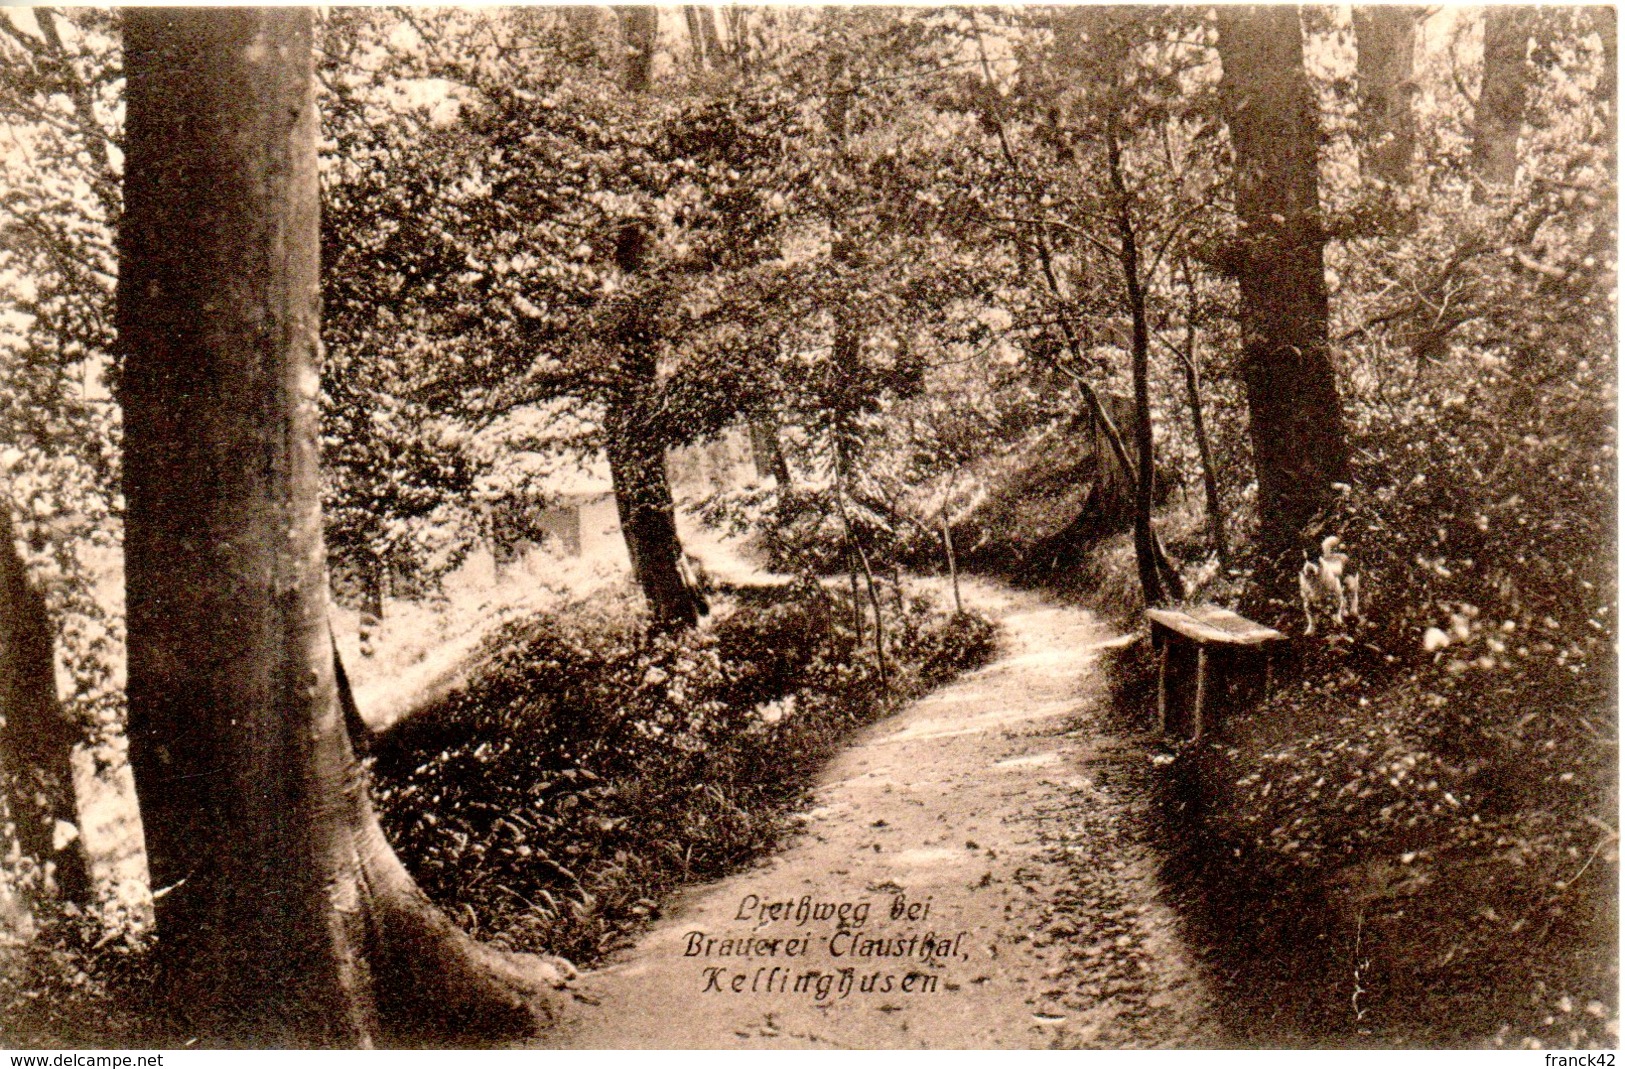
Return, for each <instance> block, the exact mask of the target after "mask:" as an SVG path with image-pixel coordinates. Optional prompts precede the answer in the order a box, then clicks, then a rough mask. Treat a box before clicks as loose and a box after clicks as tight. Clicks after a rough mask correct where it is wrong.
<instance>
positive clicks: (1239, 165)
mask: <svg viewBox="0 0 1625 1069" xmlns="http://www.w3.org/2000/svg"><path fill="white" fill-rule="evenodd" d="M1219 54H1220V57H1221V59H1222V61H1223V64H1224V79H1223V81H1222V83H1221V94H1222V99H1223V104H1224V109H1225V116H1226V119H1227V121H1228V123H1229V126H1230V138H1231V143H1232V145H1233V147H1234V150H1235V190H1236V191H1235V203H1236V214H1237V215H1238V217H1239V223H1240V233H1239V239H1238V240H1239V245H1238V249H1237V252H1238V253H1239V257H1238V259H1239V267H1240V282H1241V317H1240V318H1241V323H1240V325H1241V340H1242V353H1243V357H1242V358H1243V380H1244V382H1245V384H1246V389H1247V407H1248V412H1249V417H1250V423H1251V427H1250V430H1251V438H1252V445H1253V464H1254V467H1255V469H1256V473H1257V476H1258V511H1259V536H1260V544H1261V548H1262V549H1263V551H1264V553H1265V555H1266V558H1267V559H1268V560H1269V561H1270V563H1271V565H1272V567H1270V568H1269V569H1267V574H1266V575H1265V577H1264V584H1263V585H1264V589H1265V591H1266V592H1268V593H1270V594H1273V595H1277V596H1284V595H1285V594H1286V593H1288V592H1289V591H1288V584H1289V574H1288V573H1289V572H1290V570H1291V569H1290V568H1289V567H1288V566H1289V565H1290V564H1292V563H1293V562H1294V560H1295V558H1296V551H1297V547H1298V544H1299V540H1300V538H1301V536H1302V534H1303V530H1304V527H1305V525H1306V524H1308V523H1309V521H1310V520H1311V519H1312V518H1313V517H1314V515H1315V513H1316V512H1317V511H1319V510H1320V509H1321V508H1322V507H1323V506H1324V505H1325V504H1326V503H1327V502H1328V500H1329V498H1330V495H1331V486H1332V483H1334V482H1339V481H1344V480H1346V479H1347V477H1348V444H1347V440H1346V438H1345V435H1344V430H1343V412H1342V406H1341V403H1340V401H1339V398H1338V394H1337V379H1336V375H1335V373H1334V371H1333V369H1332V364H1331V360H1330V355H1329V353H1328V346H1327V337H1326V318H1327V299H1326V272H1325V266H1324V261H1323V254H1324V246H1325V235H1324V232H1323V231H1322V229H1321V226H1320V203H1319V175H1318V170H1317V162H1316V146H1317V144H1318V141H1319V121H1318V115H1317V112H1316V109H1315V103H1314V98H1313V97H1312V96H1311V94H1310V91H1309V84H1308V80H1307V79H1306V77H1305V76H1304V70H1303V38H1302V30H1301V27H1300V24H1299V21H1298V9H1297V8H1296V7H1285V6H1281V7H1273V6H1272V7H1220V8H1219Z"/></svg>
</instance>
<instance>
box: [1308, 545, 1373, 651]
mask: <svg viewBox="0 0 1625 1069" xmlns="http://www.w3.org/2000/svg"><path fill="white" fill-rule="evenodd" d="M1342 542H1343V540H1342V539H1341V538H1338V537H1337V536H1336V535H1327V536H1326V537H1325V538H1324V539H1322V540H1321V543H1320V560H1318V561H1314V560H1308V559H1306V560H1304V562H1303V567H1302V568H1301V569H1299V570H1298V591H1299V593H1301V594H1302V595H1303V615H1304V620H1305V621H1306V626H1305V627H1304V630H1303V633H1304V634H1305V635H1312V634H1314V633H1315V605H1316V603H1317V602H1325V603H1327V604H1329V605H1332V606H1334V607H1335V612H1334V613H1333V618H1334V619H1335V620H1336V621H1337V623H1339V624H1341V623H1342V622H1343V618H1344V617H1345V616H1354V617H1358V616H1359V615H1360V575H1359V573H1358V572H1356V571H1353V570H1352V569H1351V568H1350V567H1349V556H1348V554H1347V553H1344V552H1342V551H1341V550H1340V549H1339V548H1338V547H1339V546H1340V545H1342ZM1305 556H1306V557H1307V554H1305Z"/></svg>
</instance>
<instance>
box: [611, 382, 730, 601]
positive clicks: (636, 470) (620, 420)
mask: <svg viewBox="0 0 1625 1069" xmlns="http://www.w3.org/2000/svg"><path fill="white" fill-rule="evenodd" d="M625 407H630V406H625ZM625 407H622V408H619V409H616V410H612V411H611V412H610V414H609V420H608V425H607V426H606V427H605V434H604V451H605V452H606V453H607V454H608V455H609V474H610V481H611V483H612V484H613V486H614V489H615V508H616V511H617V512H618V513H619V514H620V519H621V535H622V537H624V538H625V539H626V552H627V556H629V557H630V558H631V559H632V574H633V576H634V577H635V578H636V579H637V582H638V586H639V587H640V588H641V589H642V590H643V597H644V600H645V601H647V602H648V604H649V616H650V618H651V619H652V621H653V623H654V626H655V628H656V629H657V630H662V631H671V630H680V629H682V628H685V627H693V626H694V625H695V624H696V623H698V622H699V618H700V617H701V616H704V615H705V614H706V613H707V612H709V611H710V607H709V606H708V605H706V603H705V598H704V597H703V596H701V594H700V592H699V591H697V590H695V589H694V587H693V585H692V584H691V583H690V582H689V581H688V577H687V575H686V574H684V573H685V569H684V567H683V545H682V543H681V542H680V541H679V540H678V537H677V510H676V506H675V505H674V503H673V501H672V496H671V483H670V481H669V479H668V478H667V474H666V451H665V449H664V448H663V447H662V446H660V445H658V444H656V443H650V442H644V441H640V440H639V436H638V429H637V427H635V426H633V425H632V421H631V420H628V419H627V418H626V417H625Z"/></svg>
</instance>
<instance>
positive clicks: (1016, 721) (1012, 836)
mask: <svg viewBox="0 0 1625 1069" xmlns="http://www.w3.org/2000/svg"><path fill="white" fill-rule="evenodd" d="M966 595H967V600H968V601H969V602H970V603H971V604H972V605H973V606H974V607H976V608H978V609H980V610H982V611H984V612H986V613H988V614H989V615H991V616H993V617H995V618H997V619H999V620H1001V621H1002V623H1003V625H1004V635H1003V639H1002V646H1001V653H1000V656H999V657H998V658H997V659H996V660H995V661H994V662H993V663H992V664H990V665H988V666H987V667H985V668H982V669H980V670H978V671H976V672H972V673H969V674H967V675H965V676H962V677H961V678H960V679H959V680H957V681H955V682H954V683H952V684H950V685H949V686H946V687H944V688H942V689H940V690H938V691H936V692H934V693H932V694H930V695H928V696H926V697H925V698H923V699H921V700H919V701H916V702H914V703H912V704H910V705H909V706H907V707H906V708H904V709H903V710H902V711H900V712H899V713H898V714H897V715H895V716H893V717H890V718H888V719H886V720H884V721H881V722H880V723H877V724H874V725H871V726H870V727H868V728H866V729H864V730H863V731H862V732H860V733H859V734H858V735H857V736H856V737H855V738H854V739H853V740H852V742H851V743H850V745H849V746H848V747H847V748H846V749H845V750H843V751H842V752H841V753H840V754H839V755H837V756H836V757H835V758H834V759H833V760H832V761H831V762H830V763H829V765H828V766H827V767H826V768H825V769H824V771H823V774H822V775H821V776H820V778H819V781H818V785H817V787H816V788H815V802H816V807H815V808H814V809H812V810H811V811H810V812H808V813H806V814H805V815H804V818H803V821H804V822H803V826H802V833H801V834H800V835H799V836H798V837H797V838H795V839H794V840H793V841H792V842H791V843H790V844H789V845H788V846H787V847H786V848H785V849H784V850H783V851H781V852H780V853H778V854H776V855H774V856H773V857H771V858H769V859H767V860H766V861H765V862H764V863H762V864H761V865H758V866H757V867H754V868H752V869H749V870H747V871H745V872H742V873H739V874H738V875H736V876H733V877H731V878H729V879H726V880H721V881H718V882H716V883H712V884H708V885H705V886H701V887H696V888H693V889H691V890H690V891H688V892H686V893H685V894H684V895H682V896H680V897H679V899H678V900H677V901H676V902H675V903H674V904H673V905H672V907H671V908H670V909H669V911H668V913H667V915H666V917H665V918H664V919H662V920H661V921H659V922H658V923H657V924H655V925H654V927H652V928H651V929H650V930H649V931H648V932H647V933H646V934H645V935H644V937H643V938H642V939H641V940H640V941H639V942H638V944H637V945H636V946H635V947H634V948H632V949H631V950H629V951H627V952H624V953H623V954H621V955H619V956H617V957H615V958H612V959H611V961H610V962H609V963H608V964H607V965H606V966H605V967H603V968H600V969H597V970H594V971H592V972H588V973H585V974H583V976H582V977H581V978H580V979H579V980H578V981H577V982H576V984H575V985H574V994H573V998H571V999H570V1000H569V1002H568V1004H567V1005H565V1006H564V1007H563V1009H562V1011H561V1019H560V1021H559V1023H558V1025H557V1027H556V1028H554V1029H553V1030H552V1031H551V1032H550V1033H549V1035H548V1036H547V1038H546V1042H547V1044H548V1045H550V1046H557V1047H566V1048H698V1049H727V1048H735V1047H741V1048H776V1047H855V1048H897V1047H925V1048H947V1049H953V1048H959V1049H963V1048H988V1047H1005V1048H1026V1047H1055V1046H1060V1047H1078V1046H1086V1047H1188V1046H1213V1045H1218V1044H1221V1043H1222V1042H1223V1036H1222V1035H1221V1034H1220V1033H1219V1032H1218V1030H1217V1025H1216V1024H1215V1023H1214V1020H1215V1015H1214V1014H1212V1013H1211V1012H1209V1011H1208V998H1207V995H1206V992H1205V988H1204V985H1203V983H1202V979H1201V976H1200V973H1199V970H1198V968H1197V966H1196V965H1195V964H1194V961H1193V958H1192V956H1191V955H1190V953H1189V952H1188V950H1187V949H1186V948H1185V947H1184V946H1183V944H1182V943H1181V942H1180V941H1179V938H1178V936H1177V934H1176V933H1177V924H1176V921H1175V918H1174V916H1173V914H1172V912H1171V911H1170V910H1169V909H1168V907H1166V906H1165V905H1163V904H1162V902H1161V898H1160V895H1159V888H1158V883H1157V874H1156V873H1157V867H1158V866H1157V861H1156V858H1155V856H1154V854H1153V853H1152V851H1151V849H1150V848H1149V846H1148V845H1147V844H1146V843H1145V842H1144V841H1143V837H1142V835H1141V833H1140V832H1139V831H1138V829H1139V828H1141V827H1143V813H1137V812H1136V810H1135V807H1143V806H1144V805H1145V804H1146V803H1145V802H1144V801H1143V800H1142V799H1137V798H1133V797H1120V796H1119V792H1120V790H1121V789H1120V788H1117V789H1114V787H1113V785H1112V781H1113V780H1115V779H1121V778H1122V777H1121V776H1114V775H1113V768H1114V766H1115V767H1116V768H1118V769H1121V768H1122V763H1123V762H1125V761H1131V760H1132V761H1143V760H1145V758H1144V752H1143V750H1141V749H1140V748H1138V747H1132V748H1131V747H1127V746H1125V745H1123V744H1121V743H1120V742H1118V741H1117V740H1115V739H1113V738H1112V737H1110V736H1109V735H1106V734H1103V731H1102V729H1101V728H1100V727H1099V726H1098V720H1099V717H1098V712H1097V710H1098V706H1099V703H1100V702H1101V701H1102V700H1103V699H1104V686H1103V683H1102V681H1101V680H1100V678H1099V675H1098V673H1096V672H1095V671H1094V670H1093V665H1094V662H1095V661H1096V659H1097V658H1098V656H1099V651H1100V650H1101V649H1102V648H1104V647H1106V646H1109V645H1112V644H1113V643H1114V642H1115V641H1116V640H1115V639H1114V638H1113V636H1112V635H1111V633H1110V632H1109V631H1107V630H1106V629H1105V628H1103V627H1102V625H1101V624H1100V623H1099V622H1098V621H1096V620H1095V619H1094V618H1093V617H1092V616H1091V615H1089V614H1088V613H1086V612H1083V611H1081V610H1077V609H1068V608H1058V607H1055V606H1053V605H1049V604H1046V603H1044V602H1043V601H1042V600H1040V599H1039V598H1037V597H1035V596H1033V595H1029V594H1024V593H1018V592H1014V591H1010V590H1006V589H1002V588H998V587H994V586H992V585H990V584H983V583H967V584H966ZM1122 793H1125V794H1126V793H1127V792H1122ZM803 902H806V903H807V904H808V906H809V912H812V913H820V912H822V910H819V909H818V908H816V907H818V906H820V905H823V904H833V905H832V906H826V908H827V909H833V910H835V911H836V913H837V915H836V916H834V917H829V918H818V919H811V918H809V919H807V920H806V921H805V923H802V922H801V921H800V919H799V918H798V914H799V913H800V909H801V904H802V903H803ZM775 903H788V905H787V906H784V907H781V909H780V911H779V912H778V913H776V914H775V912H774V910H773V904H775ZM865 903H867V905H868V911H867V913H866V914H862V913H861V912H859V911H861V910H862V908H863V905H864V904H865ZM898 903H901V904H902V908H903V909H904V910H905V911H906V910H907V909H908V907H910V906H913V907H914V908H915V911H916V915H915V916H914V917H913V918H912V919H911V918H910V917H909V916H908V915H907V914H906V912H905V914H904V915H902V916H894V914H893V910H894V906H895V905H897V904H898ZM843 905H844V906H845V907H846V913H847V920H848V924H847V926H846V927H845V928H843V927H842V926H841V923H840V917H839V910H840V907H841V906H843ZM927 908H928V911H927ZM860 922H861V923H860ZM696 933H698V934H696ZM712 940H714V942H711V941H712ZM886 951H890V952H891V953H889V954H886V953H884V952H886ZM843 970H850V971H849V972H843ZM888 985H889V990H888V989H887V988H888Z"/></svg>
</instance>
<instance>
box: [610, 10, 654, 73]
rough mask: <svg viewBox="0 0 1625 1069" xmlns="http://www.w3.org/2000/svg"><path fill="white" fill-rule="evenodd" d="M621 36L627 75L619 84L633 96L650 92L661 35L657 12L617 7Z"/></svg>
mask: <svg viewBox="0 0 1625 1069" xmlns="http://www.w3.org/2000/svg"><path fill="white" fill-rule="evenodd" d="M615 10H616V11H617V12H618V13H619V14H620V17H621V36H622V39H623V40H624V41H625V49H626V74H625V76H624V78H623V80H622V84H623V85H625V86H626V88H627V89H628V90H630V91H631V92H634V93H645V92H648V90H649V78H650V75H651V74H652V73H653V71H654V62H655V45H656V43H657V42H658V40H659V36H660V10H659V9H658V8H654V7H647V6H642V5H640V6H637V7H618V8H616V9H615Z"/></svg>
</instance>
